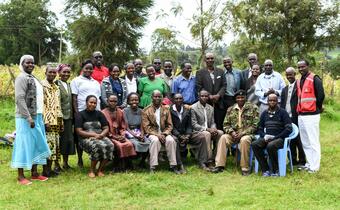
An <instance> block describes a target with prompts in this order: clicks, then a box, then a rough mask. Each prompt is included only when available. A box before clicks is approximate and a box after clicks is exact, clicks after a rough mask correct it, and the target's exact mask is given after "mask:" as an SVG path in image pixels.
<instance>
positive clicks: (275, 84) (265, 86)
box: [255, 71, 286, 104]
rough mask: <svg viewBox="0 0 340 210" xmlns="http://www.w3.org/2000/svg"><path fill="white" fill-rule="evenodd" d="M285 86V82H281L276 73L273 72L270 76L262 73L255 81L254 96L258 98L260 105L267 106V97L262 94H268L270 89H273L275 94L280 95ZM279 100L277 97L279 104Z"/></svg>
mask: <svg viewBox="0 0 340 210" xmlns="http://www.w3.org/2000/svg"><path fill="white" fill-rule="evenodd" d="M285 86H286V85H285V81H284V80H283V78H282V76H281V74H279V73H278V72H276V71H273V72H272V73H271V74H270V75H266V74H265V73H262V74H260V76H259V77H258V78H257V80H256V84H255V94H256V95H257V96H258V97H259V101H260V102H261V103H263V104H268V101H267V97H268V96H266V97H265V96H264V94H265V93H266V92H268V90H269V89H270V88H273V89H274V90H275V92H277V93H278V94H279V95H281V91H282V89H283V88H284V87H285ZM280 100H281V97H278V101H279V102H280Z"/></svg>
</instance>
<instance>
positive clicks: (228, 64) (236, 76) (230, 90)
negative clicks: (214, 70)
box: [223, 57, 241, 116]
mask: <svg viewBox="0 0 340 210" xmlns="http://www.w3.org/2000/svg"><path fill="white" fill-rule="evenodd" d="M223 65H224V68H225V69H224V75H225V80H226V87H225V95H224V97H223V102H224V107H225V110H227V109H228V108H229V107H231V106H233V105H234V104H235V97H234V96H235V93H236V92H237V91H238V90H239V89H240V86H241V73H240V70H238V69H235V68H233V60H232V59H231V58H230V57H226V58H223ZM224 116H225V114H224Z"/></svg>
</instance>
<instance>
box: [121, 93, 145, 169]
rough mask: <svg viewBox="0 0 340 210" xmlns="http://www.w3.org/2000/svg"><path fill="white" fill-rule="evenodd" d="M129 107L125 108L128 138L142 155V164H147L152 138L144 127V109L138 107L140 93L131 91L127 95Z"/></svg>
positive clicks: (126, 134) (142, 165)
mask: <svg viewBox="0 0 340 210" xmlns="http://www.w3.org/2000/svg"><path fill="white" fill-rule="evenodd" d="M127 102H128V105H129V106H128V107H126V108H125V109H124V118H125V122H126V124H127V125H126V132H125V136H126V138H127V139H128V140H129V141H131V142H132V144H133V145H134V147H135V150H136V152H137V153H138V155H139V156H141V158H142V159H141V162H140V164H139V165H140V166H141V167H144V166H145V159H146V157H147V156H148V150H149V145H150V140H149V139H148V138H146V136H145V135H144V132H143V127H142V109H140V108H139V107H138V104H139V95H138V94H137V93H130V94H129V95H128V96H127Z"/></svg>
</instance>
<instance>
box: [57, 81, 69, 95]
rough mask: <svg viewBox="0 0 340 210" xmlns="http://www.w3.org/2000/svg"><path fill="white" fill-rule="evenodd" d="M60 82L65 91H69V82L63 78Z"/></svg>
mask: <svg viewBox="0 0 340 210" xmlns="http://www.w3.org/2000/svg"><path fill="white" fill-rule="evenodd" d="M59 82H60V84H62V86H63V87H64V89H65V91H66V92H67V93H68V87H67V83H66V82H63V81H61V80H59Z"/></svg>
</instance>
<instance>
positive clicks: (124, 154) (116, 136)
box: [102, 95, 136, 170]
mask: <svg viewBox="0 0 340 210" xmlns="http://www.w3.org/2000/svg"><path fill="white" fill-rule="evenodd" d="M107 104H108V107H107V108H105V109H103V110H102V113H103V114H104V116H105V118H106V120H107V121H108V123H109V137H110V139H111V140H112V142H113V144H114V145H115V147H116V151H117V155H118V158H119V160H118V161H119V164H120V167H119V168H120V169H121V170H126V165H127V164H128V166H129V167H130V168H132V162H131V159H130V158H131V157H133V156H136V152H135V149H134V148H133V144H132V143H131V142H130V141H127V139H126V138H125V128H126V123H125V120H124V115H123V111H122V110H121V109H120V108H117V104H118V97H117V96H116V95H110V96H109V97H108V98H107Z"/></svg>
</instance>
